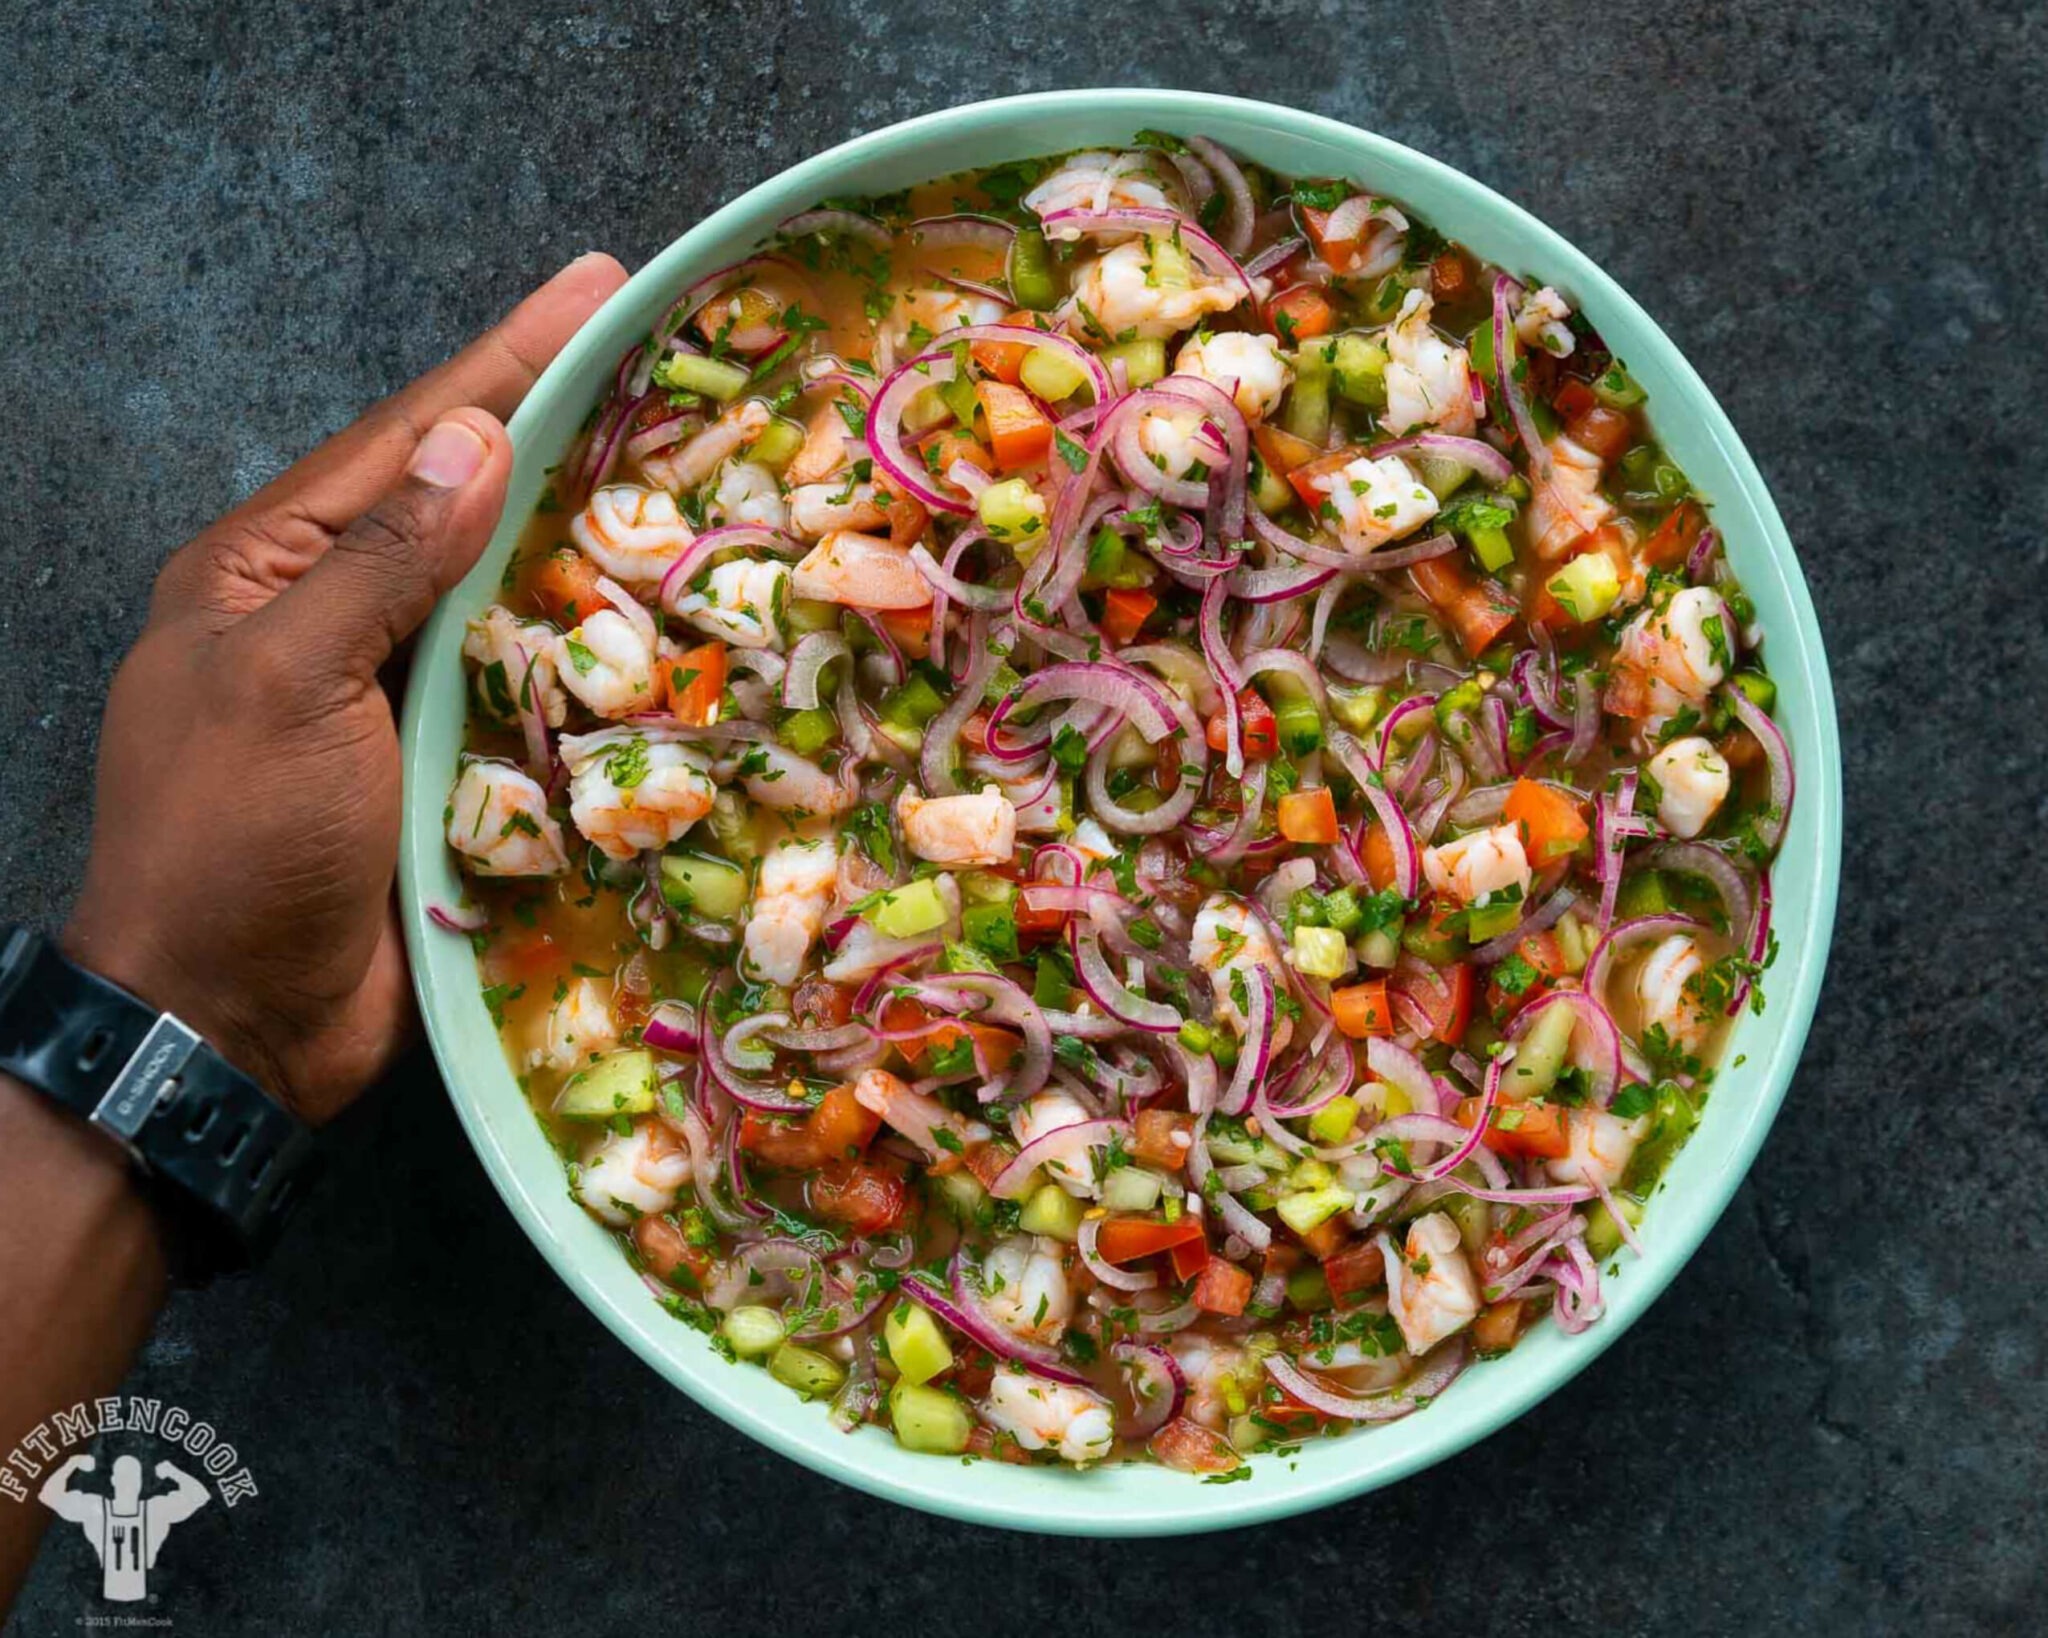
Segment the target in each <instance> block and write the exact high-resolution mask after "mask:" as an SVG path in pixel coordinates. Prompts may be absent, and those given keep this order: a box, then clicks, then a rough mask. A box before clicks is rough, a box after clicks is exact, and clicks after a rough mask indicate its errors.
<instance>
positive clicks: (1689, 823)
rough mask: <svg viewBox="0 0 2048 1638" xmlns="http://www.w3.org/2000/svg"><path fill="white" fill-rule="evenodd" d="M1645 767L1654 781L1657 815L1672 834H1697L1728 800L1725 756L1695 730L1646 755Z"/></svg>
mask: <svg viewBox="0 0 2048 1638" xmlns="http://www.w3.org/2000/svg"><path fill="white" fill-rule="evenodd" d="M1648 771H1649V775H1650V777H1651V778H1652V779H1654V780H1655V781H1656V782H1657V790H1658V800H1657V818H1658V820H1659V822H1660V823H1662V825H1663V826H1664V828H1665V829H1666V830H1668V831H1670V832H1671V834H1672V835H1673V836H1680V837H1685V838H1687V839H1688V840H1689V839H1690V838H1692V837H1694V836H1697V835H1699V833H1700V832H1701V831H1703V830H1705V829H1706V828H1707V825H1708V824H1709V822H1711V821H1712V819H1713V817H1714V815H1715V813H1716V812H1718V811H1719V809H1720V806H1721V804H1722V803H1723V802H1725V801H1727V800H1728V759H1727V758H1726V757H1724V756H1723V755H1722V754H1721V753H1720V752H1719V751H1717V750H1715V749H1714V747H1713V745H1712V743H1711V742H1709V741H1707V740H1704V739H1701V738H1700V737H1699V736H1698V735H1697V734H1689V735H1687V736H1686V737H1685V738H1683V739H1674V740H1673V741H1672V742H1671V743H1670V744H1669V745H1667V746H1665V747H1664V749H1663V750H1661V751H1659V752H1658V753H1657V754H1656V755H1655V756H1653V757H1651V758H1650V766H1649V770H1648Z"/></svg>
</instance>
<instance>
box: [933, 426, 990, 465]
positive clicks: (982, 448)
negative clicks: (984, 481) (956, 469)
mask: <svg viewBox="0 0 2048 1638" xmlns="http://www.w3.org/2000/svg"><path fill="white" fill-rule="evenodd" d="M918 458H919V459H920V460H922V461H923V462H924V463H925V466H926V469H927V470H929V471H931V472H935V473H939V474H942V475H943V474H944V472H945V471H946V469H947V468H948V467H950V466H951V465H952V464H953V463H954V462H955V461H965V462H966V463H967V464H968V465H969V466H978V467H980V468H981V470H982V471H984V472H989V473H993V472H994V471H995V469H996V458H995V457H994V456H993V455H991V454H990V453H989V452H988V446H987V445H986V444H984V443H983V442H982V441H981V440H980V439H979V438H977V437H975V436H974V433H973V432H972V431H971V430H969V429H967V428H963V427H947V428H946V429H945V430H944V431H943V432H935V433H933V434H932V435H931V437H930V438H929V439H928V440H926V442H925V443H923V444H922V445H920V446H919V449H918Z"/></svg>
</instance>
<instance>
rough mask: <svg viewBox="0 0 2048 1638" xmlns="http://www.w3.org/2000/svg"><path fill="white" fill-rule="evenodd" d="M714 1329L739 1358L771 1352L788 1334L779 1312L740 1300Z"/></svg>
mask: <svg viewBox="0 0 2048 1638" xmlns="http://www.w3.org/2000/svg"><path fill="white" fill-rule="evenodd" d="M718 1329H719V1330H720V1331H721V1332H722V1333H723V1334H724V1336H725V1340H726V1341H727V1342H729V1343H731V1344H732V1351H733V1352H734V1353H736V1354H738V1355H739V1356H740V1358H742V1359H759V1358H760V1357H761V1356H762V1355H763V1354H772V1353H774V1352H775V1350H776V1349H777V1348H780V1347H781V1346H782V1341H783V1338H784V1337H786V1336H787V1335H788V1334H789V1332H788V1330H787V1328H785V1327H784V1325H783V1323H782V1316H781V1315H780V1314H778V1313H777V1312H776V1311H775V1310H774V1309H772V1308H763V1307H760V1306H758V1305H756V1304H753V1303H743V1304H741V1305H740V1306H739V1307H738V1308H735V1309H734V1310H733V1311H732V1312H731V1313H730V1314H727V1315H726V1316H725V1319H724V1320H723V1321H722V1322H721V1323H720V1325H719V1327H718Z"/></svg>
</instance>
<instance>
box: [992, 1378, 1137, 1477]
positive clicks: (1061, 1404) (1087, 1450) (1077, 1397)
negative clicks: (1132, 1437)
mask: <svg viewBox="0 0 2048 1638" xmlns="http://www.w3.org/2000/svg"><path fill="white" fill-rule="evenodd" d="M981 1414H982V1416H983V1417H984V1418H985V1419H986V1420H987V1421H988V1423H989V1424H990V1425H991V1426H992V1427H997V1428H1000V1429H1002V1430H1003V1431H1004V1432H1006V1433H1008V1434H1010V1435H1012V1436H1013V1437H1014V1438H1015V1439H1016V1441H1017V1443H1018V1444H1020V1445H1022V1446H1023V1447H1024V1448H1025V1449H1026V1450H1056V1451H1058V1452H1059V1456H1060V1460H1062V1461H1066V1462H1094V1461H1100V1460H1101V1459H1102V1458H1103V1457H1105V1456H1107V1455H1108V1454H1109V1451H1110V1446H1111V1445H1112V1444H1113V1443H1114V1442H1115V1438H1116V1423H1115V1419H1114V1417H1113V1416H1112V1414H1111V1412H1110V1408H1109V1401H1108V1400H1106V1399H1104V1398H1103V1397H1102V1396H1101V1395H1100V1394H1095V1393H1090V1392H1089V1391H1088V1390H1087V1389H1086V1388H1073V1387H1068V1386H1067V1385H1066V1384H1065V1383H1062V1382H1054V1381H1052V1380H1051V1379H1050V1378H1048V1377H1043V1376H1033V1375H1032V1374H1031V1373H1030V1372H1029V1371H1025V1370H1022V1369H1016V1370H1012V1369H1008V1368H1005V1369H1003V1370H1000V1371H998V1372H996V1374H995V1378H994V1380H992V1381H991V1382H990V1383H989V1385H988V1398H986V1399H985V1400H983V1401H982V1404H981Z"/></svg>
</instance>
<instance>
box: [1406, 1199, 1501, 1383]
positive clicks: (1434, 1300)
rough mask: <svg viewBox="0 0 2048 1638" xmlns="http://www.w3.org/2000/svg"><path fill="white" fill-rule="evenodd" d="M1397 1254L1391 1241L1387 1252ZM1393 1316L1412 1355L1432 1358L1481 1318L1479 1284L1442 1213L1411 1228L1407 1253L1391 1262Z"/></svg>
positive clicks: (1454, 1229) (1453, 1226)
mask: <svg viewBox="0 0 2048 1638" xmlns="http://www.w3.org/2000/svg"><path fill="white" fill-rule="evenodd" d="M1384 1249H1386V1250H1388V1251H1389V1252H1392V1249H1393V1248H1392V1243H1391V1241H1390V1242H1388V1243H1387V1245H1386V1247H1385V1248H1384ZM1386 1267H1387V1310H1388V1312H1389V1313H1391V1314H1392V1315H1393V1316H1394V1323H1395V1324H1396V1325H1398V1326H1400V1328H1401V1336H1402V1339H1403V1340H1404V1341H1405V1342H1406V1343H1407V1344H1408V1351H1409V1352H1410V1353H1411V1354H1415V1355H1418V1356H1419V1355H1422V1354H1426V1353H1428V1352H1429V1350H1430V1349H1432V1348H1434V1347H1435V1346H1436V1345H1437V1344H1438V1343H1439V1342H1441V1341H1443V1340H1444V1338H1445V1337H1448V1336H1452V1335H1454V1334H1455V1333H1457V1332H1459V1331H1462V1330H1463V1329H1464V1328H1465V1327H1466V1326H1467V1325H1470V1324H1471V1323H1472V1321H1473V1320H1474V1319H1475V1318H1476V1317H1477V1316H1478V1313H1479V1282H1478V1280H1477V1279H1475V1278H1474V1277H1473V1274H1472V1265H1471V1264H1470V1263H1469V1262H1467V1261H1466V1259H1465V1248H1464V1242H1463V1240H1462V1239H1461V1238H1460V1237H1459V1234H1458V1225H1457V1224H1456V1223H1454V1222H1452V1221H1451V1219H1450V1217H1449V1216H1448V1215H1447V1214H1446V1213H1444V1212H1440V1211H1433V1212H1430V1213H1429V1214H1428V1215H1427V1216H1424V1217H1418V1218H1416V1219H1415V1221H1414V1222H1412V1223H1410V1224H1409V1225H1408V1241H1407V1245H1406V1247H1405V1248H1404V1249H1403V1250H1402V1251H1401V1252H1398V1253H1394V1254H1392V1255H1390V1256H1388V1258H1387V1265H1386Z"/></svg>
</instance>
